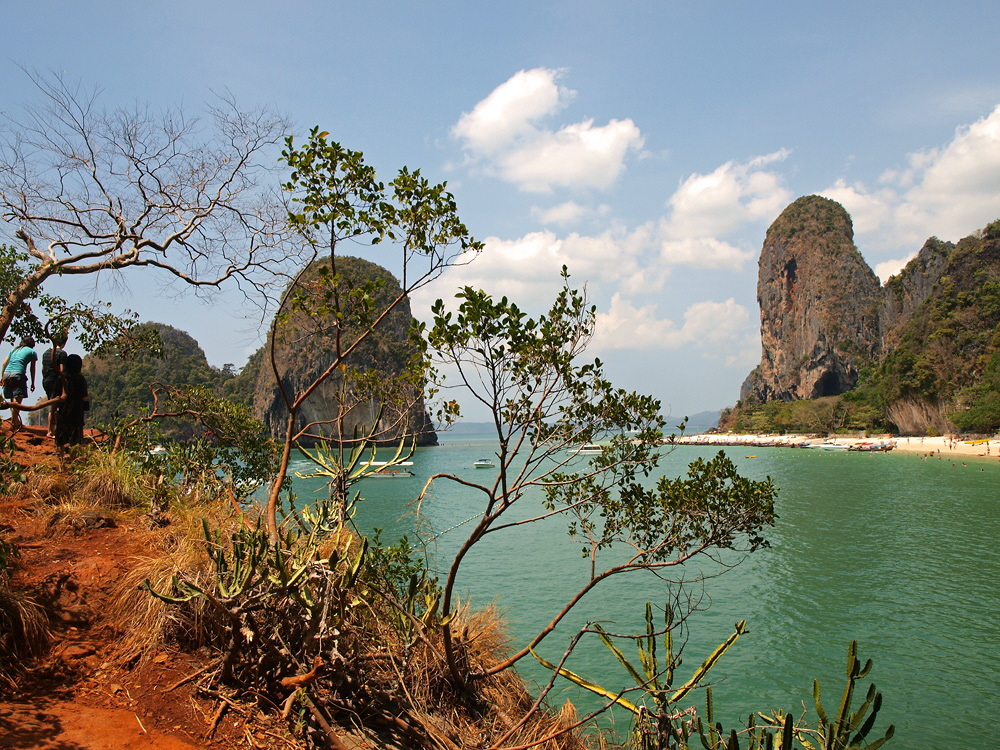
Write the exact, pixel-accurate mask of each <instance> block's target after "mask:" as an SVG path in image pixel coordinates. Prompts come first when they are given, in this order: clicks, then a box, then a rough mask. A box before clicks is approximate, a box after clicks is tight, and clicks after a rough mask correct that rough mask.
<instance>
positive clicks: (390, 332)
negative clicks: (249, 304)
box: [248, 257, 437, 445]
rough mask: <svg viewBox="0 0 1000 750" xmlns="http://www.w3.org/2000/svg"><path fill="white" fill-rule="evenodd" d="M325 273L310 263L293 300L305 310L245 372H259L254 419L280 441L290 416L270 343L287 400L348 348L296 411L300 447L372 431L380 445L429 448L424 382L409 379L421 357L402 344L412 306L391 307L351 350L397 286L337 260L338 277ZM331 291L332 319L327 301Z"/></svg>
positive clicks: (290, 318)
mask: <svg viewBox="0 0 1000 750" xmlns="http://www.w3.org/2000/svg"><path fill="white" fill-rule="evenodd" d="M328 268H329V261H317V262H316V263H315V264H313V265H312V266H311V267H310V268H309V269H308V270H307V272H306V273H305V274H304V275H303V276H302V278H301V279H300V281H299V295H298V299H299V300H300V301H302V302H304V303H305V304H300V303H298V302H296V303H294V304H292V303H290V304H288V305H286V308H285V314H286V315H287V319H286V320H285V322H284V323H282V324H281V325H280V326H279V328H278V334H277V336H276V339H275V340H274V341H272V340H271V339H270V338H269V340H268V342H267V344H265V346H264V348H263V349H262V350H261V351H260V352H258V353H257V354H255V355H254V356H253V357H252V358H251V360H250V364H248V367H250V366H253V367H254V368H255V369H256V375H255V387H254V394H253V410H254V413H255V414H256V416H258V418H260V419H261V420H262V421H263V422H264V424H265V425H266V426H267V428H268V430H269V432H270V433H271V434H272V435H273V436H275V437H276V438H279V439H283V438H284V430H285V425H286V422H287V414H288V410H287V408H286V406H285V396H284V395H283V394H282V388H281V387H279V385H278V381H277V380H276V378H275V374H274V371H273V369H272V367H271V357H270V351H271V346H272V344H273V345H274V360H275V362H277V364H278V372H279V376H280V382H281V384H282V386H283V388H284V391H285V393H286V394H290V395H291V396H292V398H295V397H297V396H298V395H299V394H302V393H303V392H305V390H306V389H307V388H310V387H311V386H312V384H313V382H314V381H315V380H316V378H317V377H318V376H319V375H321V374H322V373H323V372H324V371H326V370H327V369H328V368H329V367H330V365H331V364H332V363H334V362H335V360H336V359H337V352H338V351H339V352H347V351H348V349H350V351H349V353H348V354H347V355H346V357H344V358H343V359H342V364H341V366H339V367H338V368H337V370H336V371H335V372H334V373H333V374H332V375H331V376H330V377H329V378H327V379H326V381H325V382H323V383H322V384H321V385H320V386H319V387H317V388H316V389H315V390H314V391H313V392H312V393H311V394H310V396H309V398H308V399H307V400H306V401H305V402H304V403H303V405H302V407H301V410H300V413H299V419H298V421H297V424H296V426H297V428H298V429H305V430H306V432H307V436H306V437H305V439H304V440H303V441H302V442H304V443H305V444H307V445H308V444H310V443H312V442H315V437H314V438H312V439H310V438H309V437H308V436H309V435H313V436H324V437H329V438H332V439H334V440H335V441H337V440H345V441H346V440H350V439H351V438H352V437H353V436H354V435H355V434H358V435H364V434H369V432H370V431H371V430H374V432H375V433H376V434H377V442H380V443H395V442H398V441H399V440H400V439H401V438H402V437H404V436H407V438H408V439H409V438H411V437H413V436H415V437H416V439H417V444H418V445H436V444H437V434H436V433H435V431H434V428H433V425H432V424H431V421H430V419H429V417H428V415H427V412H426V409H425V406H424V400H423V395H422V391H423V381H422V380H421V379H420V378H419V377H415V376H413V375H412V374H410V373H409V367H408V366H409V365H410V363H411V362H412V360H413V358H414V357H415V356H417V354H418V350H417V346H416V344H415V343H414V342H413V341H412V340H411V339H410V337H409V332H410V325H411V323H412V322H413V317H412V315H411V313H410V306H409V302H408V301H407V300H404V301H403V302H402V303H401V304H399V305H397V306H396V307H395V308H394V309H393V311H392V312H391V313H389V315H388V316H386V317H385V318H384V319H383V320H382V321H381V322H380V323H379V324H378V325H377V326H376V327H375V329H374V331H373V332H372V334H371V335H369V336H367V337H365V338H364V340H363V341H361V342H360V343H359V344H355V342H356V341H357V340H358V339H359V336H361V334H362V332H363V331H364V330H366V328H367V327H368V322H369V320H370V317H371V315H372V312H371V311H381V310H384V309H385V308H386V307H387V306H388V305H389V304H390V302H391V301H392V300H393V299H395V298H396V297H398V296H399V294H400V285H399V282H398V281H397V280H396V279H395V278H394V277H393V276H392V274H390V273H389V272H388V271H387V270H386V269H384V268H382V267H381V266H378V265H376V264H374V263H370V262H368V261H366V260H362V259H360V258H350V257H345V258H338V260H337V267H336V272H335V274H334V273H332V272H331V273H327V269H328ZM334 288H336V290H337V295H338V297H339V304H340V308H341V316H340V317H339V318H338V316H337V315H336V314H335V312H334V308H333V306H332V300H333V297H332V296H330V295H331V293H332V291H333V290H334ZM352 290H353V291H352ZM307 309H311V310H312V311H313V312H312V313H308V312H306V310H307ZM375 314H377V312H376V313H375ZM338 320H339V321H340V322H339V324H338Z"/></svg>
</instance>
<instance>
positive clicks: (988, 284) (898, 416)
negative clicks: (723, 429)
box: [740, 195, 1000, 434]
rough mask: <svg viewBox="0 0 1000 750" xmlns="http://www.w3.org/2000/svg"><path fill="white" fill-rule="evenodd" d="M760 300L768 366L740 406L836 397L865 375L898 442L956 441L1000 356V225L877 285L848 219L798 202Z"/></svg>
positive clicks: (771, 247) (917, 260)
mask: <svg viewBox="0 0 1000 750" xmlns="http://www.w3.org/2000/svg"><path fill="white" fill-rule="evenodd" d="M757 301H758V302H759V304H760V316H761V344H762V356H761V363H760V365H758V366H757V367H756V368H755V369H754V370H753V372H751V373H750V375H749V376H748V377H747V379H746V381H745V382H744V383H743V387H742V389H741V393H740V397H741V399H745V400H746V399H749V400H751V401H753V400H756V401H760V402H767V401H776V400H782V401H793V400H802V399H814V398H819V397H822V396H834V395H839V394H841V393H845V392H847V391H850V390H852V389H853V388H854V387H855V385H856V384H857V382H858V377H859V373H860V372H861V371H862V370H864V369H865V368H868V373H869V374H868V375H867V376H866V378H865V385H866V387H870V388H873V389H875V391H877V394H878V398H879V399H880V400H881V402H882V403H883V404H884V412H885V418H886V419H887V420H888V421H889V422H891V423H892V424H894V425H896V427H897V428H898V429H899V430H900V431H901V432H903V433H906V434H916V433H919V432H922V431H924V430H928V429H934V430H937V431H938V432H944V431H950V430H953V429H954V425H952V424H951V422H950V420H949V414H951V415H954V414H956V413H958V411H961V410H962V409H963V408H970V407H968V403H967V402H970V401H969V400H970V399H973V400H974V399H976V398H978V397H979V395H982V394H979V395H977V394H978V391H976V389H977V388H978V389H979V390H980V391H981V390H982V389H983V386H981V384H980V380H981V378H982V377H983V376H984V373H986V372H987V371H989V370H990V368H991V367H994V366H995V365H991V364H990V363H991V362H994V360H995V359H996V358H997V357H998V356H1000V221H997V222H993V223H992V224H990V225H989V226H987V227H986V228H985V229H983V230H981V231H979V232H976V233H974V234H972V235H970V236H969V237H966V238H964V239H962V240H961V241H960V242H958V243H957V244H952V243H950V242H942V241H941V240H939V239H937V238H933V237H932V238H931V239H929V240H927V242H926V243H925V244H924V246H923V248H921V250H920V252H919V253H918V254H917V255H916V256H915V257H914V258H913V259H912V260H911V261H910V262H909V263H908V264H907V265H906V267H905V268H904V269H903V270H902V271H901V272H900V273H899V274H898V275H896V276H894V277H892V278H890V279H889V280H888V281H887V282H886V284H885V285H884V286H880V285H879V282H878V279H877V278H876V276H875V274H874V273H873V272H872V270H871V269H870V268H869V267H868V265H867V264H866V263H865V261H864V259H863V258H862V257H861V254H860V253H859V252H858V250H857V248H856V247H855V246H854V241H853V230H852V226H851V219H850V217H849V216H848V214H847V212H846V211H845V210H844V208H843V207H842V206H841V205H840V204H838V203H836V202H835V201H832V200H830V199H828V198H822V197H819V196H815V195H811V196H806V197H804V198H799V199H798V200H796V201H795V202H794V203H792V204H791V205H789V206H788V207H787V208H786V209H785V210H784V211H783V212H782V213H781V215H780V216H779V217H778V218H777V219H776V220H775V221H774V223H773V224H772V225H771V227H770V228H769V229H768V231H767V236H766V238H765V241H764V246H763V249H762V251H761V255H760V261H759V273H758V279H757ZM991 382H992V381H991ZM990 387H992V386H990Z"/></svg>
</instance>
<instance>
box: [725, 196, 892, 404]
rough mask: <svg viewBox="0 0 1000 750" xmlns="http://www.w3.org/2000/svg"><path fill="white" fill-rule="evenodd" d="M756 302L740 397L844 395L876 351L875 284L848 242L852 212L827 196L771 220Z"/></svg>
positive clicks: (801, 202)
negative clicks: (751, 350)
mask: <svg viewBox="0 0 1000 750" xmlns="http://www.w3.org/2000/svg"><path fill="white" fill-rule="evenodd" d="M757 302H758V304H759V305H760V317H761V321H760V324H761V327H760V333H761V345H762V350H763V355H762V358H761V363H760V365H758V367H757V368H756V369H755V370H754V371H753V372H751V373H750V375H749V376H748V377H747V379H746V381H745V382H744V383H743V387H742V388H741V391H740V397H741V398H744V399H745V398H755V399H757V400H760V401H774V400H784V401H792V400H796V399H809V398H818V397H820V396H832V395H836V394H839V393H844V392H845V391H849V390H851V389H852V388H853V387H854V385H855V383H856V382H857V379H858V368H859V367H860V366H862V365H864V364H865V363H867V362H870V361H871V360H872V359H873V357H874V356H875V355H876V353H877V352H878V350H879V345H880V340H879V308H880V307H881V302H882V290H881V285H880V284H879V280H878V277H877V276H876V275H875V273H874V272H873V271H872V270H871V268H869V267H868V264H867V263H865V261H864V258H862V257H861V253H859V252H858V250H857V248H856V247H855V246H854V228H853V226H852V225H851V217H850V216H849V215H848V213H847V211H845V210H844V207H843V206H841V205H840V204H839V203H837V202H836V201H832V200H830V199H829V198H822V197H820V196H817V195H809V196H806V197H804V198H799V199H798V200H797V201H795V202H794V203H792V204H790V205H789V206H788V207H787V208H786V209H785V210H784V211H782V212H781V215H780V216H779V217H778V218H777V219H775V221H774V223H773V224H771V226H770V228H769V229H768V230H767V236H766V238H765V240H764V247H763V249H762V251H761V254H760V261H759V270H758V275H757Z"/></svg>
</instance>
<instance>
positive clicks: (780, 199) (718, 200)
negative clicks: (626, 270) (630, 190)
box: [660, 150, 791, 270]
mask: <svg viewBox="0 0 1000 750" xmlns="http://www.w3.org/2000/svg"><path fill="white" fill-rule="evenodd" d="M788 153H789V152H788V151H785V150H782V151H776V152H774V153H772V154H766V155H764V156H758V157H755V158H753V159H750V160H749V161H747V162H744V163H739V162H735V161H729V162H726V163H725V164H723V165H722V166H720V167H718V168H717V169H716V170H714V171H713V172H710V173H708V174H698V173H695V174H693V175H691V176H690V177H688V178H687V179H686V180H684V181H683V182H682V183H681V185H680V186H679V187H678V188H677V190H676V191H675V192H674V193H673V195H671V196H670V199H669V200H668V202H667V205H668V206H669V209H670V211H669V214H668V215H667V216H666V217H665V218H664V219H663V220H662V221H661V224H660V233H661V236H662V239H661V245H660V254H661V258H662V259H663V260H664V261H665V262H666V263H669V264H678V265H689V266H694V267H697V268H732V269H736V270H738V269H740V268H742V267H743V265H744V264H745V263H746V262H747V261H748V260H750V259H752V258H753V257H754V256H755V255H756V248H749V247H747V248H740V247H737V246H735V245H733V244H731V243H730V242H727V241H725V240H723V239H721V238H722V237H725V236H726V235H730V234H732V233H734V232H736V231H738V230H741V229H745V228H746V227H747V225H749V224H753V223H760V222H768V221H771V220H772V219H774V218H775V217H776V216H777V215H778V214H779V213H780V212H781V209H783V208H784V207H785V206H786V205H787V204H788V202H789V200H790V198H791V193H790V192H789V191H788V190H787V189H786V188H785V187H784V186H783V184H782V179H781V176H780V175H779V174H778V173H776V172H774V171H769V170H767V169H765V167H768V166H769V165H771V164H773V163H775V162H779V161H782V160H784V159H785V158H787V156H788Z"/></svg>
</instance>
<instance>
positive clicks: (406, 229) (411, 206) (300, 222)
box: [267, 128, 481, 540]
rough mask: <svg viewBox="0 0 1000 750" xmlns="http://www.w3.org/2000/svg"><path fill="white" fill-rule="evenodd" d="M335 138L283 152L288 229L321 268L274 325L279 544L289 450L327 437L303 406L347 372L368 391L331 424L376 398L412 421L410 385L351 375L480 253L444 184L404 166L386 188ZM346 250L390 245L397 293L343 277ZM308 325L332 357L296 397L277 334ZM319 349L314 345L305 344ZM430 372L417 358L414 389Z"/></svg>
mask: <svg viewBox="0 0 1000 750" xmlns="http://www.w3.org/2000/svg"><path fill="white" fill-rule="evenodd" d="M328 136H329V133H327V132H326V131H322V132H321V131H320V130H319V128H313V129H312V131H310V134H309V138H308V139H307V140H306V141H305V143H303V144H302V145H298V146H297V145H296V144H295V142H294V140H293V139H292V138H288V139H286V141H285V149H284V150H283V151H282V160H283V161H284V162H285V163H286V164H287V165H288V167H289V168H290V169H291V173H290V175H289V178H288V181H287V182H286V183H285V184H284V185H283V187H284V190H285V191H286V193H287V194H288V196H289V198H290V203H291V210H290V211H289V213H288V224H289V225H290V226H291V228H292V230H293V231H294V232H295V233H296V234H297V236H298V238H299V241H300V242H301V243H302V244H303V245H304V246H305V247H306V248H308V250H309V252H310V253H311V255H312V257H314V258H322V259H323V264H322V265H321V266H320V267H319V269H320V270H319V273H318V274H317V275H315V276H313V277H312V278H311V279H310V283H309V284H303V283H301V282H302V281H303V280H305V279H306V278H307V274H310V273H315V269H314V268H312V267H311V266H306V267H305V268H303V269H302V271H301V272H300V273H299V274H298V276H296V278H295V280H294V282H293V283H292V284H290V285H289V287H288V288H287V289H286V291H285V295H284V297H283V299H282V301H281V305H280V307H279V314H278V315H276V316H275V319H274V323H273V324H272V326H271V335H270V337H269V345H270V350H269V352H268V357H269V363H270V367H271V370H272V372H273V375H274V382H275V383H276V384H277V387H278V388H279V389H280V391H281V398H282V399H283V400H284V403H285V408H286V413H287V422H286V428H285V431H284V440H283V444H284V451H283V454H282V458H281V462H280V464H279V468H278V472H277V476H276V477H275V481H274V482H273V484H272V488H271V493H270V495H269V497H268V502H267V526H268V531H269V533H270V535H271V538H272V540H276V539H277V534H278V520H277V508H278V504H279V500H280V493H281V490H282V487H283V485H284V480H285V476H286V474H287V467H288V463H289V460H290V457H291V451H292V450H293V448H294V447H295V446H296V445H297V444H298V442H299V441H300V440H302V438H303V437H306V436H309V437H310V438H312V439H316V438H317V437H319V438H320V439H324V437H325V436H324V434H323V433H321V432H319V431H317V430H315V429H314V428H315V426H316V425H315V424H312V423H310V424H306V425H304V426H303V425H301V424H300V423H299V414H300V412H301V411H302V408H303V406H304V404H305V403H306V402H307V401H308V400H309V399H310V398H311V397H312V396H313V395H314V394H315V393H316V391H317V389H319V388H320V386H321V385H322V384H323V383H325V382H326V381H327V380H329V379H330V378H331V377H333V376H334V375H335V374H336V373H339V374H340V376H341V383H342V384H344V385H345V386H346V384H347V383H348V382H349V381H351V380H353V382H354V383H355V384H356V385H358V387H359V389H360V390H359V391H354V390H352V389H349V388H346V387H344V388H342V389H341V392H342V393H343V398H342V400H341V402H340V404H339V405H338V407H337V409H336V410H335V411H334V413H332V414H331V415H330V418H329V420H328V421H329V423H330V424H335V423H337V421H338V420H341V421H342V418H343V415H344V414H345V413H347V412H350V411H352V410H353V409H354V408H355V405H356V404H357V403H358V402H359V399H360V400H364V401H371V400H372V399H373V398H374V399H376V400H377V410H376V411H377V413H378V414H379V415H380V416H381V415H382V414H384V413H385V410H386V408H391V410H392V412H393V413H394V414H396V415H399V418H403V415H408V414H409V411H410V407H411V406H412V405H413V403H414V400H415V399H416V398H417V397H418V396H419V391H416V392H414V390H413V389H412V387H411V388H404V389H403V390H402V391H400V390H399V389H398V388H395V389H380V388H372V387H371V386H372V383H371V382H370V380H371V378H372V377H373V374H372V371H368V372H367V373H365V372H361V371H359V370H358V369H357V368H354V369H352V366H353V365H354V364H355V363H354V362H352V360H351V357H352V355H353V354H354V353H355V352H359V351H360V350H361V349H362V348H363V347H365V346H366V345H367V344H368V343H369V342H377V341H378V338H379V335H380V334H379V333H378V332H379V331H380V330H384V329H382V326H383V325H385V323H386V321H387V320H389V318H390V316H392V314H393V313H394V311H396V310H397V309H398V308H401V307H402V306H403V305H405V304H406V301H407V299H408V296H409V295H410V294H412V293H413V292H414V291H415V290H417V289H419V288H421V287H423V286H425V285H426V284H428V283H429V282H430V281H432V280H433V279H435V278H437V277H438V276H439V275H440V274H441V273H442V271H443V270H444V269H445V268H447V267H448V266H449V265H452V264H453V263H455V262H456V260H457V259H459V258H461V257H462V256H463V254H465V253H473V254H474V253H475V252H476V251H478V250H479V249H480V247H481V246H480V244H479V243H478V242H476V240H475V239H473V237H472V236H471V235H470V234H469V231H468V229H467V228H466V227H465V225H464V224H463V223H462V222H461V221H460V219H459V218H458V213H457V208H456V205H455V200H454V197H453V196H452V195H451V193H449V192H448V191H447V190H446V186H445V184H443V183H442V184H438V185H432V184H431V183H430V182H429V181H428V180H426V179H425V178H423V177H422V176H421V175H420V172H419V171H415V172H410V171H409V170H408V169H406V168H405V167H404V168H402V169H400V170H399V172H398V173H397V175H396V177H395V178H394V179H393V180H392V181H391V182H390V183H389V184H388V185H386V184H384V183H382V182H380V181H379V180H378V179H377V176H376V174H375V170H374V168H372V167H371V166H370V165H368V164H366V163H365V161H364V156H363V154H362V153H361V152H360V151H354V150H351V149H347V148H344V147H343V146H341V145H340V144H339V143H337V142H334V141H330V140H329V137H328ZM345 242H348V243H350V242H368V243H371V244H380V243H385V248H386V253H387V254H390V253H392V252H393V251H395V253H396V254H397V258H398V260H399V264H400V267H401V279H400V285H399V291H398V293H396V294H393V295H390V296H391V299H389V300H379V299H378V292H379V287H380V286H381V284H380V282H379V281H378V280H367V281H362V282H360V283H359V280H358V279H352V278H349V277H347V276H345V274H344V264H343V262H342V260H341V257H342V255H343V249H342V248H341V245H342V244H343V243H345ZM303 317H305V318H311V319H312V320H314V321H316V326H315V327H314V330H317V331H322V334H323V336H324V337H325V338H326V339H327V340H328V341H329V344H328V350H329V359H328V362H327V364H326V366H325V368H323V369H322V370H321V371H319V372H317V373H316V374H315V376H314V377H313V378H312V380H311V382H309V383H307V384H305V385H304V386H303V387H301V388H297V389H290V388H289V387H288V381H287V380H286V379H285V378H284V377H283V375H284V373H283V369H284V365H283V364H282V363H281V362H279V360H278V358H277V356H276V346H277V341H278V338H279V336H278V333H279V331H280V330H281V328H282V327H283V326H284V325H287V324H288V323H289V321H290V320H292V319H295V320H296V321H298V322H299V325H301V319H302V318H303ZM312 344H313V342H312V341H311V340H310V339H309V338H308V337H304V338H303V339H302V340H301V341H300V343H299V345H300V346H310V345H312ZM418 354H419V352H418ZM423 371H424V361H423V358H422V356H417V357H415V358H414V359H413V360H412V365H411V366H410V367H408V368H407V372H408V373H410V375H409V376H408V377H409V379H410V384H411V386H412V385H413V384H414V383H415V382H418V381H419V382H420V383H421V384H422V382H423V380H422V379H423V377H424V375H423ZM405 380H406V378H403V379H400V381H399V382H400V383H403V382H405ZM400 398H402V401H403V403H402V404H400ZM397 424H398V422H397ZM385 433H386V429H385V425H380V424H377V423H373V424H370V425H368V426H367V428H366V429H362V430H360V431H359V432H357V433H355V434H352V435H347V434H345V433H344V431H340V432H338V433H337V434H336V442H337V444H338V446H339V450H341V451H345V450H346V451H347V452H348V453H349V452H350V450H351V448H352V447H354V446H356V445H359V444H366V443H370V442H372V441H377V440H378V438H379V435H380V434H385ZM390 434H391V431H390ZM345 458H346V457H345V456H344V455H343V453H342V454H341V456H340V458H339V465H340V467H341V470H340V472H339V474H338V475H337V476H335V477H333V478H332V479H331V488H332V491H333V492H334V494H335V496H336V497H337V502H338V505H339V507H340V513H341V517H342V518H343V515H344V513H345V512H346V506H347V502H348V485H349V482H348V475H347V473H346V472H345V471H344V470H343V467H344V465H345Z"/></svg>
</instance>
